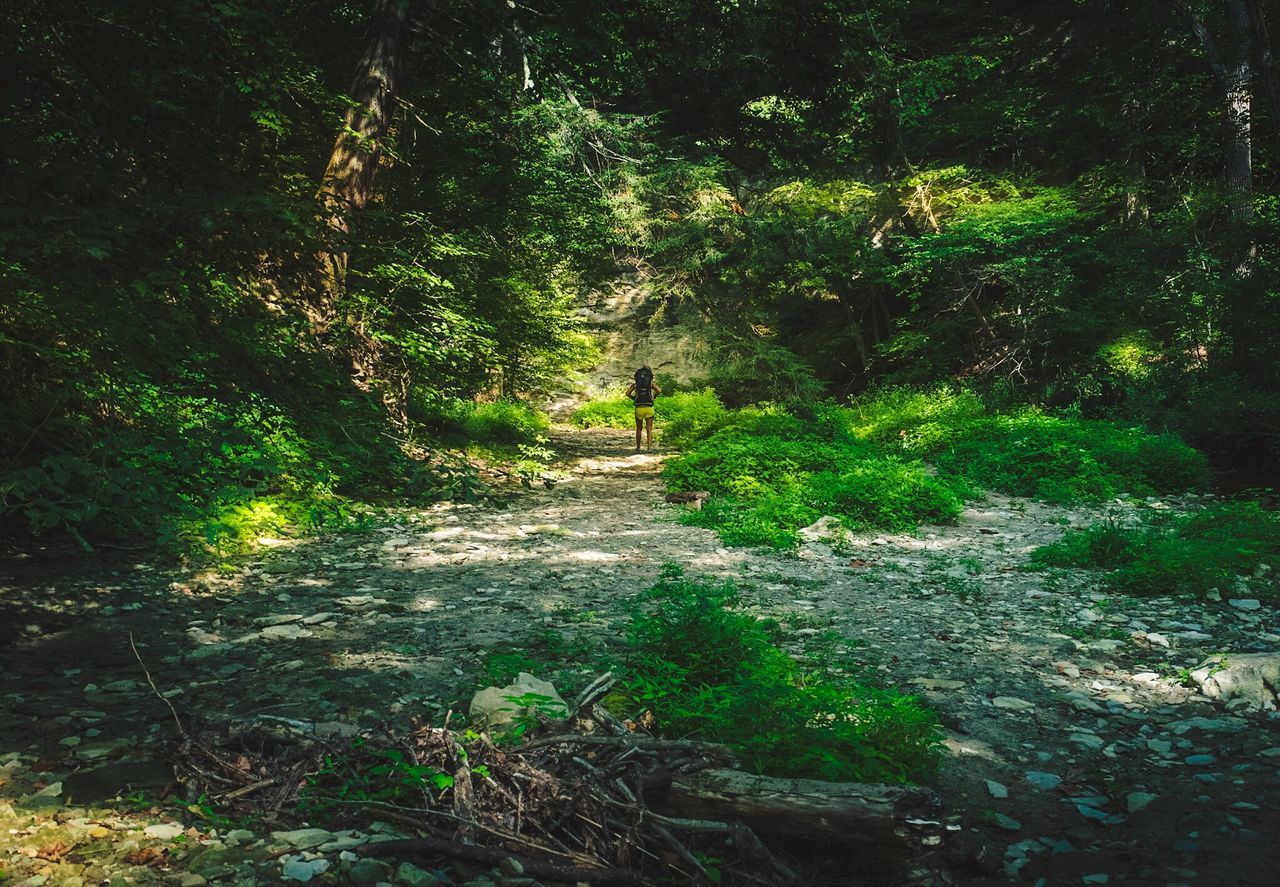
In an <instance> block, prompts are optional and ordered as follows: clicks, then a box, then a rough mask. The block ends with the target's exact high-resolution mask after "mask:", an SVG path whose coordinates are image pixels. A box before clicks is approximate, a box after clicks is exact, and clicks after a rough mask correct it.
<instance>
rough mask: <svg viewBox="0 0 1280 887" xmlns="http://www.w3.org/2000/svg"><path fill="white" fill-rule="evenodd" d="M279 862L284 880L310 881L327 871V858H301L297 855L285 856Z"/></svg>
mask: <svg viewBox="0 0 1280 887" xmlns="http://www.w3.org/2000/svg"><path fill="white" fill-rule="evenodd" d="M281 862H282V863H283V864H282V865H281V867H280V874H281V877H283V878H284V879H285V880H286V881H303V882H306V881H310V880H311V879H312V878H314V877H315V876H316V875H319V874H323V873H324V872H327V871H329V860H327V859H325V858H324V857H321V858H319V859H301V858H299V857H297V856H286V857H284V858H283V859H282V860H281Z"/></svg>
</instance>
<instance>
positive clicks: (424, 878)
mask: <svg viewBox="0 0 1280 887" xmlns="http://www.w3.org/2000/svg"><path fill="white" fill-rule="evenodd" d="M395 883H396V884H398V885H400V887H436V885H437V884H439V883H440V879H439V878H437V877H436V876H435V875H433V874H432V873H431V872H428V871H425V870H423V869H420V868H418V867H417V866H416V865H414V864H413V863H411V862H402V863H401V864H400V868H398V869H396V874H395Z"/></svg>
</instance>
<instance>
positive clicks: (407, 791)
mask: <svg viewBox="0 0 1280 887" xmlns="http://www.w3.org/2000/svg"><path fill="white" fill-rule="evenodd" d="M452 787H453V777H452V776H450V775H449V774H447V773H443V772H441V771H440V770H438V769H436V768H434V767H430V766H427V765H423V764H418V763H417V762H415V761H414V760H413V759H411V758H410V757H409V756H408V755H407V754H405V752H403V751H402V750H400V749H398V748H378V747H375V746H373V745H372V744H368V743H366V742H364V741H363V740H359V739H358V740H356V741H354V742H353V743H352V744H351V746H350V747H349V748H347V749H345V750H344V751H343V752H341V753H339V752H334V753H332V754H327V755H325V757H324V760H323V762H322V763H321V765H320V766H319V768H318V769H317V770H316V771H315V772H314V773H309V774H307V775H306V777H305V785H304V786H303V788H302V790H301V791H300V792H299V793H298V809H299V811H300V812H301V813H302V814H303V815H305V816H318V817H324V816H327V815H331V814H339V813H343V812H345V811H344V808H345V807H347V806H348V805H350V804H358V803H360V802H368V801H372V802H381V803H387V804H400V805H406V806H408V805H415V806H416V805H421V804H423V803H426V802H427V799H429V798H435V797H437V796H438V795H440V794H441V793H443V792H445V791H448V790H449V789H450V788H452Z"/></svg>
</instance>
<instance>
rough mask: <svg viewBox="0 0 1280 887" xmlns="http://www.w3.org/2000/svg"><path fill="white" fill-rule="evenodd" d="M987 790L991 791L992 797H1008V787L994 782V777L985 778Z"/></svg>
mask: <svg viewBox="0 0 1280 887" xmlns="http://www.w3.org/2000/svg"><path fill="white" fill-rule="evenodd" d="M987 791H988V792H990V793H991V797H993V798H1007V797H1009V789H1008V788H1006V787H1005V786H1003V785H1001V784H1000V783H998V782H996V781H995V780H994V779H988V780H987Z"/></svg>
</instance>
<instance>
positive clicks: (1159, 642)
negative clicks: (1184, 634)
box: [1147, 631, 1169, 647]
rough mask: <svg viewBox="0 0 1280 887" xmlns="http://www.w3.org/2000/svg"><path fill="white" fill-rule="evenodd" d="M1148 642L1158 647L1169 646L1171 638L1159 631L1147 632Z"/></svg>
mask: <svg viewBox="0 0 1280 887" xmlns="http://www.w3.org/2000/svg"><path fill="white" fill-rule="evenodd" d="M1147 643H1148V644H1153V645H1155V646H1157V647H1167V646H1169V639H1168V638H1167V637H1165V636H1164V635H1162V634H1160V633H1159V632H1155V631H1152V632H1148V633H1147Z"/></svg>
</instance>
